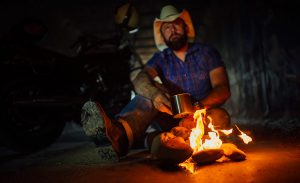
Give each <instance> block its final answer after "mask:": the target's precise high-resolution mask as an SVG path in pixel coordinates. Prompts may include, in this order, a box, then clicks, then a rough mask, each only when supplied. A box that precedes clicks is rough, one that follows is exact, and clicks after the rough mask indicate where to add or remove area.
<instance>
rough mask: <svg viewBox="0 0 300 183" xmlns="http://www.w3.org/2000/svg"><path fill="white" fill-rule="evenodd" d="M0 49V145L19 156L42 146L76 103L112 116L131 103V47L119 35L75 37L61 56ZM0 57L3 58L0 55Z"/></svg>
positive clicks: (74, 117) (74, 113) (18, 47)
mask: <svg viewBox="0 0 300 183" xmlns="http://www.w3.org/2000/svg"><path fill="white" fill-rule="evenodd" d="M2 43H5V44H4V46H3V44H2V46H1V50H2V51H1V52H2V54H0V59H1V67H0V72H1V85H2V86H1V91H0V101H1V102H0V115H1V118H0V119H1V121H0V125H1V128H0V139H1V140H0V141H1V144H3V145H5V146H7V147H9V148H11V149H13V150H15V151H18V152H22V153H27V152H33V151H36V150H39V149H41V148H44V147H47V146H48V145H50V144H51V143H53V142H54V141H55V140H56V139H57V138H58V137H59V136H60V134H61V132H62V130H63V129H64V126H65V123H66V122H67V121H75V122H80V113H81V107H82V105H83V104H84V103H85V102H86V101H88V100H93V101H99V102H100V103H101V104H102V106H103V108H104V109H105V110H106V112H107V114H108V116H110V117H113V116H114V115H115V114H116V113H118V112H119V111H120V110H121V109H122V108H123V107H124V106H125V105H126V104H127V103H128V102H129V100H130V99H131V97H132V92H133V86H132V83H131V80H130V77H129V76H130V73H131V72H132V71H133V70H135V69H137V68H132V64H131V63H130V59H132V54H133V53H132V49H131V48H130V47H129V46H123V47H121V48H120V39H119V37H114V38H113V39H107V40H100V39H97V38H96V37H94V36H83V37H80V38H79V39H78V40H77V41H76V42H75V43H74V44H73V45H72V48H74V49H76V50H77V53H78V54H77V56H75V57H71V58H70V57H67V56H64V55H62V54H59V53H56V52H53V51H50V50H47V49H45V48H41V47H39V46H36V45H34V44H23V42H22V43H20V42H18V43H17V44H15V43H14V44H12V43H11V42H10V43H9V42H5V41H4V42H3V41H2ZM3 53H4V54H3Z"/></svg>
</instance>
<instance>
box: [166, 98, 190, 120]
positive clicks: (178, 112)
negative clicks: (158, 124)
mask: <svg viewBox="0 0 300 183" xmlns="http://www.w3.org/2000/svg"><path fill="white" fill-rule="evenodd" d="M171 104H172V111H173V114H174V116H173V117H174V118H184V117H186V116H188V115H190V114H193V113H194V108H193V105H192V100H191V95H190V94H189V93H181V94H177V95H173V96H171Z"/></svg>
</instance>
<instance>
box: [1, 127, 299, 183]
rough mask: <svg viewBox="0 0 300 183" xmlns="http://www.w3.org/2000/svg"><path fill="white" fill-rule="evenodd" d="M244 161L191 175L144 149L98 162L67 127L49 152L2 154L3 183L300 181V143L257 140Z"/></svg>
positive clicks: (245, 148) (212, 166)
mask: <svg viewBox="0 0 300 183" xmlns="http://www.w3.org/2000/svg"><path fill="white" fill-rule="evenodd" d="M235 144H236V145H237V146H238V147H239V148H240V149H242V150H243V151H245V152H246V154H247V158H246V160H244V161H240V162H233V161H226V162H216V163H213V164H206V165H197V166H196V170H195V173H194V174H192V173H190V172H188V171H187V170H184V169H182V168H180V167H177V166H164V165H162V164H160V163H159V162H157V161H155V160H153V159H151V156H150V154H149V153H148V151H146V150H145V149H137V150H132V151H131V153H130V154H129V155H128V156H127V157H126V158H124V159H122V160H121V161H120V162H117V163H108V162H103V161H101V160H100V158H99V156H98V154H97V151H96V149H95V148H94V145H93V143H92V142H90V141H89V139H87V138H86V137H85V136H84V134H83V133H82V131H80V130H79V129H78V128H77V127H76V125H75V126H74V125H72V124H71V125H69V126H68V127H67V129H66V130H65V131H64V134H63V135H62V137H61V138H60V139H58V141H57V142H56V143H54V144H53V145H51V146H50V147H48V148H46V149H44V150H41V151H40V152H36V153H33V154H30V155H19V154H16V153H12V152H10V151H9V150H7V149H5V148H2V149H1V156H0V158H1V159H0V160H1V164H0V182H3V183H6V182H7V183H8V182H39V183H42V182H72V183H73V182H139V183H140V182H143V183H147V182H164V183H167V182H172V183H174V182H185V183H189V182H226V183H228V182H300V143H299V141H298V142H297V141H295V140H294V141H293V142H287V141H284V142H283V141H280V140H278V139H276V140H274V139H267V140H262V139H256V140H254V141H253V142H251V143H250V144H248V145H244V144H242V143H238V142H235Z"/></svg>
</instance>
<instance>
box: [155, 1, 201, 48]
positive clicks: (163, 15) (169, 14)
mask: <svg viewBox="0 0 300 183" xmlns="http://www.w3.org/2000/svg"><path fill="white" fill-rule="evenodd" d="M177 18H181V19H182V20H183V21H184V22H185V24H186V25H187V37H188V42H194V39H195V30H194V26H193V23H192V19H191V16H190V14H189V12H187V11H186V10H183V11H182V12H178V10H177V9H176V8H175V7H174V6H172V5H167V6H164V7H163V8H162V9H161V12H160V17H159V18H156V19H155V20H154V23H153V30H154V40H155V44H156V46H157V48H158V49H159V50H160V51H162V50H164V49H165V48H167V45H166V43H165V41H164V38H163V37H162V35H161V32H160V27H161V25H162V23H163V22H172V21H174V20H176V19H177Z"/></svg>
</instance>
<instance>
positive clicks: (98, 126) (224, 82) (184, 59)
mask: <svg viewBox="0 0 300 183" xmlns="http://www.w3.org/2000/svg"><path fill="white" fill-rule="evenodd" d="M153 27H154V38H155V43H156V45H157V47H158V49H159V50H160V51H159V52H157V53H155V54H154V55H153V57H152V58H151V59H150V60H149V61H148V62H147V64H146V66H145V68H144V69H143V70H142V71H141V72H140V73H139V74H138V75H137V77H136V78H135V80H134V81H133V83H134V87H135V90H136V92H137V94H138V95H136V96H135V98H134V99H133V100H131V101H130V102H129V104H128V105H127V106H126V107H125V108H124V109H123V110H122V111H121V112H120V113H119V114H118V115H117V116H116V118H115V119H109V118H108V117H107V116H106V114H105V112H104V110H103V109H102V107H101V106H100V104H99V103H97V102H91V101H90V102H87V103H85V105H84V106H83V108H82V120H81V122H82V125H83V129H84V130H85V132H86V134H87V135H88V136H90V137H92V138H93V139H96V140H98V141H99V140H100V141H101V140H103V138H107V139H108V141H109V142H110V143H111V147H112V148H109V149H105V148H102V149H101V150H100V151H99V153H100V155H103V156H102V158H112V157H114V158H117V159H118V158H120V157H123V156H125V155H126V154H127V153H128V151H129V149H130V148H131V147H132V145H134V143H136V142H138V141H140V139H141V138H144V137H146V138H147V139H146V140H145V142H147V145H148V147H149V148H153V147H151V142H152V140H153V138H154V137H155V136H157V135H159V134H160V133H161V132H166V131H169V130H171V129H172V128H173V127H175V126H178V125H179V121H180V119H176V118H174V117H173V113H172V108H171V103H170V96H172V95H176V94H180V93H189V94H190V95H191V97H192V100H193V103H197V107H198V108H206V109H207V114H208V115H210V116H211V117H212V119H213V125H214V126H215V128H226V127H228V126H229V124H230V117H229V115H228V113H227V112H226V111H225V110H224V109H223V108H220V105H222V104H223V103H224V102H225V101H226V100H227V99H228V98H229V97H230V88H229V82H228V77H227V73H226V70H225V66H224V63H223V62H222V60H221V58H220V55H219V53H218V52H217V50H215V49H214V48H212V47H210V46H208V45H205V44H200V43H196V42H195V41H194V39H195V30H194V27H193V24H192V20H191V17H190V15H189V13H188V12H187V11H186V10H183V11H182V12H178V10H177V9H176V8H175V7H174V6H172V5H167V6H164V7H163V8H162V10H161V13H160V18H156V19H155V21H154V24H153ZM183 121H185V120H183ZM186 121H188V120H186ZM149 125H151V126H152V127H154V128H152V129H155V130H152V131H148V130H147V128H148V127H149ZM181 126H182V125H181ZM183 126H184V125H183ZM146 130H147V131H148V132H149V133H148V135H147V136H145V134H146ZM107 151H109V152H107ZM108 154H109V155H110V156H109V157H105V156H107V155H108ZM104 155H105V156H104Z"/></svg>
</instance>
